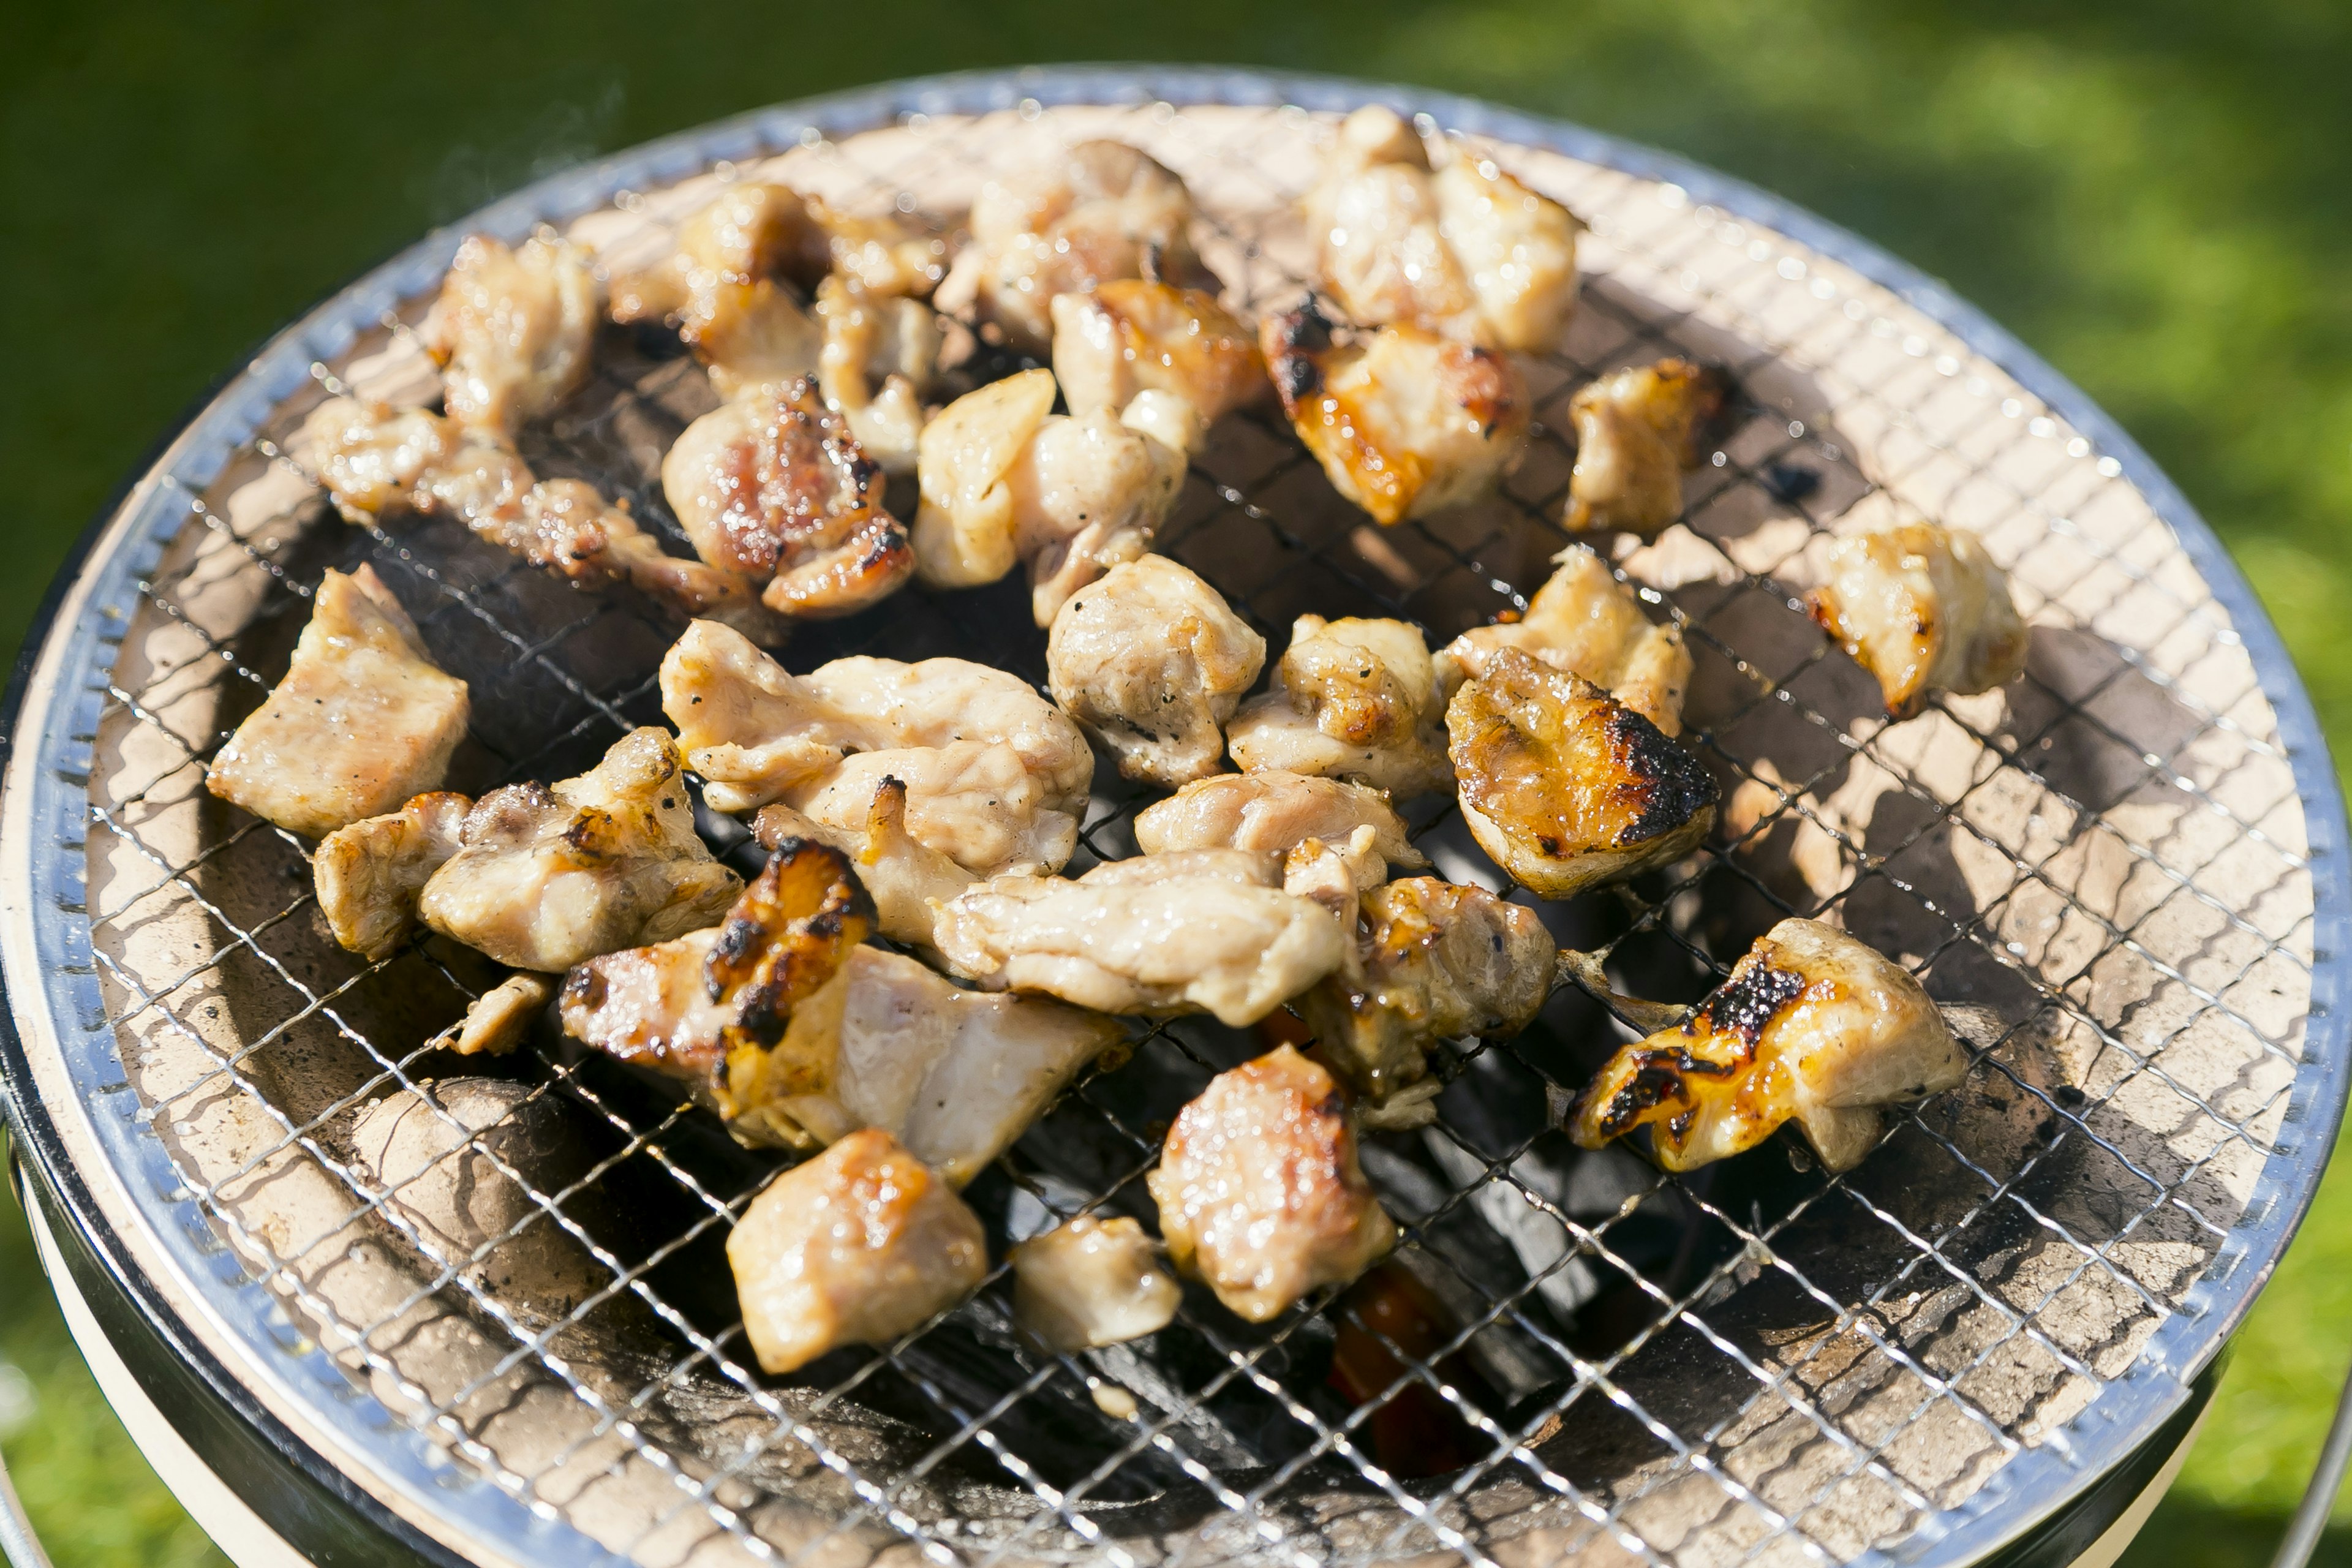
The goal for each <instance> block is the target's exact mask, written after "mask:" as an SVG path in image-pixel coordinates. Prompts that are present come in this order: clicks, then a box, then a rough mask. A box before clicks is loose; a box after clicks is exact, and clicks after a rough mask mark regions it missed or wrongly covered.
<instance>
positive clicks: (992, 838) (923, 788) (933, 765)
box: [783, 741, 1078, 881]
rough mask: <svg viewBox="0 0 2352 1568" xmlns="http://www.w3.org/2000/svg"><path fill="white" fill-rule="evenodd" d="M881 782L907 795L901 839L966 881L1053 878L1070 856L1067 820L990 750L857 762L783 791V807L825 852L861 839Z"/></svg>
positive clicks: (920, 749) (1018, 766)
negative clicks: (846, 838)
mask: <svg viewBox="0 0 2352 1568" xmlns="http://www.w3.org/2000/svg"><path fill="white" fill-rule="evenodd" d="M890 780H896V781H898V783H899V784H902V785H903V786H904V787H905V789H906V792H907V809H906V813H905V824H906V831H907V833H908V836H909V837H912V838H913V839H914V840H915V841H916V842H917V843H919V844H920V845H922V846H923V847H926V848H929V849H931V850H935V851H937V852H938V853H939V854H941V855H944V856H945V857H947V858H948V859H950V861H952V862H954V863H955V864H956V865H957V866H960V867H961V868H963V869H964V870H965V871H966V872H967V873H969V876H968V877H967V881H970V880H972V879H979V878H984V877H995V876H1016V875H1017V876H1037V875H1041V874H1045V873H1050V872H1053V871H1056V870H1059V869H1060V868H1061V867H1062V865H1063V863H1064V862H1065V861H1066V860H1068V859H1069V858H1070V855H1071V852H1072V851H1073V850H1075V849H1076V847H1077V844H1078V818H1077V815H1076V813H1075V812H1071V811H1066V810H1064V809H1061V808H1060V807H1057V806H1055V805H1053V804H1052V802H1051V799H1050V797H1049V796H1048V795H1047V794H1046V792H1045V784H1044V783H1043V781H1041V780H1040V779H1039V778H1038V776H1037V774H1036V773H1034V771H1032V770H1031V769H1030V768H1028V767H1027V766H1026V765H1024V763H1023V762H1022V760H1021V753H1020V752H1018V751H1016V750H1015V749H1014V748H1013V747H1012V746H1009V745H1006V744H1005V743H1003V742H1000V741H950V742H948V743H947V744H946V745H944V746H908V747H901V748H898V749H894V750H889V751H880V752H858V753H857V754H856V755H855V756H851V757H845V758H844V759H842V761H841V763H839V765H837V766H835V768H833V769H831V770H830V771H828V772H827V773H824V775H823V776H822V777H821V778H819V779H817V780H815V781H814V782H812V783H810V784H803V785H800V786H798V787H796V788H793V789H790V790H787V791H785V792H784V796H783V804H784V805H788V806H790V807H792V808H793V810H795V811H798V812H801V813H802V814H803V815H805V816H809V817H811V818H813V819H814V820H815V821H816V822H817V823H818V824H819V825H820V826H821V827H822V828H823V829H824V832H822V833H820V834H819V837H823V838H825V839H826V840H827V841H828V842H829V841H831V839H832V837H834V835H835V834H843V835H846V834H851V833H859V834H866V835H868V837H869V838H870V832H871V828H872V826H873V814H874V807H875V801H876V797H877V795H880V794H881V793H882V791H883V787H884V785H885V784H886V783H887V782H888V781H890ZM886 809H887V807H886Z"/></svg>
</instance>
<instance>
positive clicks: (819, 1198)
mask: <svg viewBox="0 0 2352 1568" xmlns="http://www.w3.org/2000/svg"><path fill="white" fill-rule="evenodd" d="M727 1261H728V1264H729V1266H730V1268H732V1269H733V1271H734V1275H735V1295H736V1300H738V1302H739V1303H740V1305H741V1307H742V1309H743V1332H744V1335H745V1337H746V1338H748V1339H749V1340H750V1341H751V1352H752V1354H753V1355H755V1356H757V1357H758V1358H759V1362H760V1369H761V1371H763V1372H766V1373H787V1372H791V1371H793V1369H794V1368H796V1367H799V1366H803V1365H805V1364H806V1363H809V1362H812V1361H814V1360H815V1359H816V1358H817V1357H818V1356H821V1355H823V1354H824V1352H827V1351H829V1350H834V1349H837V1348H838V1347H840V1346H842V1345H853V1344H887V1343H888V1342H891V1341H892V1340H895V1339H897V1338H898V1336H899V1335H901V1334H904V1333H907V1332H908V1331H910V1330H913V1329H917V1328H919V1327H921V1326H922V1325H923V1324H924V1323H925V1322H927V1321H929V1320H930V1319H932V1318H934V1317H936V1316H938V1315H939V1314H940V1313H941V1312H944V1311H946V1310H948V1309H949V1308H950V1307H952V1306H954V1305H955V1304H956V1303H957V1302H958V1301H961V1300H963V1299H964V1297H966V1296H968V1295H970V1294H971V1292H972V1291H973V1290H974V1289H978V1288H979V1285H980V1281H981V1279H982V1276H984V1275H985V1274H986V1273H987V1272H988V1239H987V1237H986V1236H985V1235H984V1234H983V1233H982V1230H981V1226H980V1218H979V1216H978V1215H974V1214H973V1213H972V1212H971V1209H970V1208H968V1207H966V1206H965V1205H964V1201H963V1200H962V1199H961V1198H960V1197H958V1196H956V1194H955V1189H954V1188H952V1187H950V1185H948V1184H947V1183H946V1182H945V1181H943V1180H941V1179H940V1175H939V1174H938V1173H936V1172H934V1171H933V1170H931V1169H930V1168H929V1166H927V1165H925V1164H924V1163H922V1161H920V1160H919V1159H917V1158H916V1157H915V1156H914V1155H913V1154H910V1153H908V1152H907V1151H906V1150H905V1149H904V1148H902V1147H901V1146H900V1145H899V1143H898V1140H897V1139H895V1138H893V1137H891V1136H890V1135H889V1134H888V1133H887V1132H882V1131H875V1130H873V1129H867V1130H866V1131H859V1132H853V1133H851V1134H850V1135H849V1136H848V1137H846V1138H844V1139H843V1140H842V1141H841V1142H838V1143H835V1145H834V1146H833V1147H832V1148H830V1149H827V1150H826V1151H825V1152H824V1153H822V1154H819V1155H818V1156H816V1158H814V1159H813V1160H810V1161H807V1162H805V1163H802V1164H799V1165H795V1166H794V1167H793V1169H791V1170H789V1171H786V1172H785V1173H783V1174H782V1175H781V1176H778V1177H777V1178H776V1179H775V1180H774V1181H772V1182H771V1183H769V1184H768V1185H767V1187H766V1188H765V1189H764V1190H763V1191H762V1192H761V1194H760V1195H759V1196H758V1197H756V1198H753V1199H752V1200H751V1207H749V1208H748V1209H746V1210H744V1211H743V1217H742V1218H741V1219H740V1220H738V1221H737V1222H736V1225H735V1229H734V1231H733V1233H732V1234H730V1236H729V1237H728V1238H727Z"/></svg>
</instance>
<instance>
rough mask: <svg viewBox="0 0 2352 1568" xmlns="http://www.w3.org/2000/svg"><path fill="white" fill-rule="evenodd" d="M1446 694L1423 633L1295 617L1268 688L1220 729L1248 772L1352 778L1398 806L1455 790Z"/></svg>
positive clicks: (1384, 624) (1382, 623)
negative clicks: (1447, 745) (1448, 747)
mask: <svg viewBox="0 0 2352 1568" xmlns="http://www.w3.org/2000/svg"><path fill="white" fill-rule="evenodd" d="M1444 722H1445V694H1444V688H1443V686H1442V685H1441V683H1440V681H1439V679H1438V669H1437V666H1436V664H1435V662H1434V661H1433V659H1432V658H1430V655H1429V647H1428V645H1427V644H1425V643H1423V641H1422V640H1421V633H1420V632H1419V631H1417V630H1415V629H1414V628H1413V627H1412V626H1408V625H1407V624H1406V623H1404V622H1403V621H1389V620H1361V619H1358V618H1356V617H1354V616H1347V617H1343V618H1342V619H1339V620H1336V621H1327V620H1325V619H1324V618H1323V617H1322V616H1299V617H1298V619H1297V621H1295V622H1293V623H1292V625H1291V628H1290V647H1288V648H1287V649H1286V650H1285V651H1284V653H1283V656H1282V658H1279V659H1278V660H1276V662H1275V667H1274V679H1273V680H1272V682H1271V683H1270V684H1269V685H1268V687H1267V689H1265V691H1264V692H1263V693H1261V694H1260V695H1258V696H1255V697H1253V698H1251V699H1250V700H1248V701H1246V702H1244V703H1243V704H1242V706H1241V711H1240V712H1238V713H1236V714H1234V718H1233V721H1231V722H1230V723H1228V724H1227V725H1226V726H1225V743H1226V746H1227V748H1228V749H1229V750H1231V752H1233V757H1234V762H1235V763H1238V764H1240V766H1241V767H1242V768H1243V769H1244V771H1246V772H1250V773H1256V772H1258V771H1260V770H1261V769H1269V768H1273V769H1280V770H1283V771H1285V772H1287V773H1311V774H1315V775H1317V776H1319V777H1325V778H1342V779H1353V780H1355V781H1357V782H1358V783H1360V784H1370V786H1371V787H1373V788H1374V789H1381V790H1386V791H1388V792H1389V794H1390V795H1392V796H1394V797H1396V798H1398V799H1401V800H1402V799H1410V798H1412V796H1414V795H1430V794H1435V793H1437V792H1440V791H1443V790H1444V789H1447V788H1449V787H1450V786H1451V785H1452V784H1453V782H1454V775H1453V771H1452V769H1451V768H1450V767H1449V766H1448V765H1447V763H1446V760H1445V734H1444Z"/></svg>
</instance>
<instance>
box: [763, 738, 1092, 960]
mask: <svg viewBox="0 0 2352 1568" xmlns="http://www.w3.org/2000/svg"><path fill="white" fill-rule="evenodd" d="M835 796H836V798H839V799H840V800H841V802H842V804H843V805H848V804H849V800H848V798H847V797H846V796H845V795H843V794H842V793H841V792H838V791H836V792H835ZM751 831H752V836H753V837H756V838H757V839H758V840H759V841H760V846H761V848H764V849H773V848H775V847H777V846H778V845H780V844H782V842H783V841H784V840H785V839H787V838H805V839H808V840H810V841H811V842H813V843H817V844H824V845H829V846H831V847H834V848H835V849H838V850H840V851H841V852H842V853H843V854H845V855H846V856H848V857H849V861H850V864H851V865H852V866H853V867H854V868H856V872H857V879H858V881H859V882H861V883H863V884H864V885H865V888H866V892H867V893H868V894H870V895H871V896H872V897H873V900H874V909H875V929H876V930H877V931H880V932H881V933H882V934H883V935H884V936H886V937H888V938H889V939H890V940H891V941H892V942H900V943H903V944H904V945H906V946H908V947H914V948H924V949H928V948H929V946H930V945H931V928H932V926H933V924H934V923H935V922H936V921H937V920H938V918H939V917H938V915H937V914H936V913H935V912H934V911H933V910H932V909H931V905H932V903H933V902H934V901H937V902H940V903H945V902H947V901H948V900H950V899H952V898H954V897H955V896H956V895H957V894H958V893H961V892H962V891H963V890H964V889H966V888H969V887H971V885H972V883H974V882H975V881H978V880H979V878H977V877H975V876H974V875H973V874H972V873H971V872H970V871H967V870H965V869H964V868H962V867H961V866H959V865H957V864H956V863H955V861H954V860H953V859H951V858H949V857H948V856H947V855H946V854H944V853H942V852H941V851H940V850H937V849H934V848H932V847H930V846H929V845H928V844H925V843H923V842H922V841H921V840H920V839H919V838H917V837H915V836H914V834H913V833H912V832H911V831H909V830H908V826H907V783H906V781H905V780H904V779H901V778H897V777H894V776H892V775H889V774H887V773H886V774H884V775H883V776H882V778H881V780H880V781H879V782H878V783H877V784H875V786H874V794H873V797H872V799H871V801H870V802H869V803H868V805H867V806H866V820H865V821H864V822H862V823H858V822H853V823H849V824H846V825H842V824H837V823H834V822H824V821H819V820H818V819H816V818H814V817H812V816H803V814H802V813H800V812H799V811H796V810H794V809H793V807H791V806H789V805H784V804H783V803H782V801H779V802H777V803H776V804H774V805H763V806H761V808H760V815H759V816H757V817H755V818H753V819H752V824H751ZM1063 858H1065V859H1066V858H1068V856H1067V854H1066V852H1065V854H1064V856H1063Z"/></svg>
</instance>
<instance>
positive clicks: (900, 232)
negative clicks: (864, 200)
mask: <svg viewBox="0 0 2352 1568" xmlns="http://www.w3.org/2000/svg"><path fill="white" fill-rule="evenodd" d="M808 210H809V216H812V217H814V219H816V222H817V226H818V227H820V228H822V229H824V233H825V239H826V242H827V243H826V249H827V251H828V253H829V255H830V258H831V262H832V267H831V270H832V272H833V274H834V275H835V276H836V277H838V278H840V279H843V280H844V281H845V282H848V283H851V284H854V285H856V287H857V288H859V289H864V290H865V291H866V293H868V294H870V295H874V296H877V297H885V296H895V297H903V298H906V299H910V300H925V299H929V297H930V294H931V290H932V289H936V288H938V287H939V285H940V279H942V278H944V277H946V276H947V256H948V246H947V241H945V240H943V239H941V238H940V237H938V236H937V235H933V234H925V233H924V232H923V231H922V230H921V229H919V228H918V227H917V226H915V225H913V224H911V223H909V222H908V221H907V220H906V219H904V218H902V217H900V216H898V215H897V214H896V213H884V214H882V215H881V216H876V217H864V216H858V215H856V214H854V213H848V212H844V211H843V210H842V209H840V208H839V207H836V206H834V205H831V204H830V203H828V202H827V201H825V199H824V197H822V196H811V197H810V198H809V203H808ZM819 287H820V288H822V285H819Z"/></svg>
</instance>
